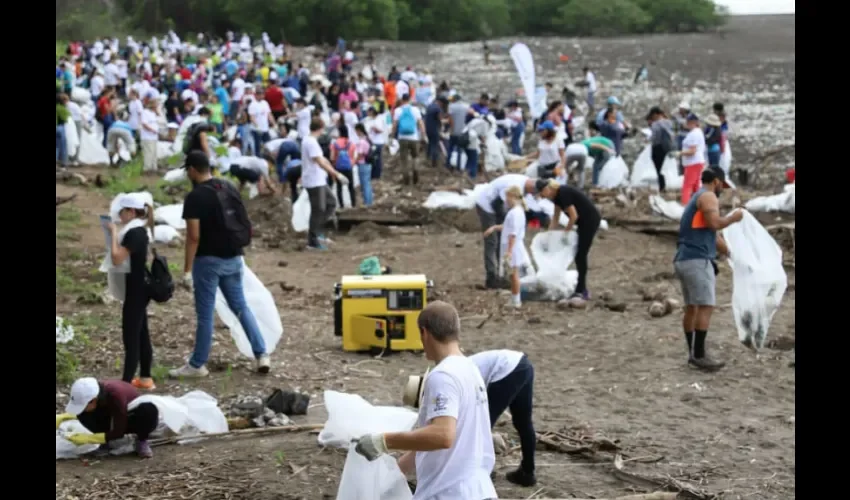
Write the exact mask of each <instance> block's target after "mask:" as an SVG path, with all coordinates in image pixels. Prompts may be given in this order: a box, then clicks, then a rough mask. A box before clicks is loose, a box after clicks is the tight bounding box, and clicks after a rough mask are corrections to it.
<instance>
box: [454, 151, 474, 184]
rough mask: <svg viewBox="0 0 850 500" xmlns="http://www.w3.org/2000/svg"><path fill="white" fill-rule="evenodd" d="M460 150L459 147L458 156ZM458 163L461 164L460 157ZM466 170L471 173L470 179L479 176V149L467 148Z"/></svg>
mask: <svg viewBox="0 0 850 500" xmlns="http://www.w3.org/2000/svg"><path fill="white" fill-rule="evenodd" d="M460 151H461V150H460V149H458V156H460ZM458 165H460V158H458ZM466 172H467V173H468V174H469V178H470V179H474V178H476V177H477V176H478V151H476V150H474V149H467V150H466Z"/></svg>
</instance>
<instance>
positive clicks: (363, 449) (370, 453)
mask: <svg viewBox="0 0 850 500" xmlns="http://www.w3.org/2000/svg"><path fill="white" fill-rule="evenodd" d="M354 451H356V452H357V453H359V454H361V455H363V456H364V457H366V459H367V460H369V461H370V462H371V461H373V460H375V459H376V458H378V457H380V456H381V455H383V454H385V453H387V442H386V441H385V440H384V435H383V434H366V435H364V436H361V437H360V439H358V440H357V446H355V447H354Z"/></svg>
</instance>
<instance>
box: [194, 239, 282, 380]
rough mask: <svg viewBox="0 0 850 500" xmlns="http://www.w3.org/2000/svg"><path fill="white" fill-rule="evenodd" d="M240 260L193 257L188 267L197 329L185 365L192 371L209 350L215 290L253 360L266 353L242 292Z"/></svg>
mask: <svg viewBox="0 0 850 500" xmlns="http://www.w3.org/2000/svg"><path fill="white" fill-rule="evenodd" d="M242 267H243V263H242V257H231V258H229V259H222V258H220V257H212V256H208V255H206V256H202V257H195V261H194V263H193V265H192V281H193V282H194V284H195V314H196V315H197V321H198V326H197V329H196V330H195V351H194V352H193V353H192V357H191V358H189V364H190V365H192V366H193V367H195V368H200V367H201V366H203V365H205V364H206V362H207V360H208V359H209V357H210V348H211V347H212V338H213V325H214V317H213V314H214V313H215V295H216V292H217V291H218V289H219V288H221V293H222V295H224V300H226V301H227V305H228V307H230V310H231V311H233V314H234V315H236V317H237V318H239V323H241V324H242V328H243V329H244V330H245V335H246V336H247V337H248V342H250V343H251V350H253V351H254V355H255V356H256V357H260V356H261V355H263V354H265V353H266V343H265V341H264V340H263V336H262V335H261V334H260V327H259V326H258V325H257V320H256V318H254V313H252V312H251V308H250V307H248V303H247V302H246V301H245V289H244V288H243V287H242V272H243V269H242Z"/></svg>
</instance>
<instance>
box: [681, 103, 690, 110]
mask: <svg viewBox="0 0 850 500" xmlns="http://www.w3.org/2000/svg"><path fill="white" fill-rule="evenodd" d="M679 109H687V110H688V111H690V110H691V103H689V102H688V101H682V102H680V103H679Z"/></svg>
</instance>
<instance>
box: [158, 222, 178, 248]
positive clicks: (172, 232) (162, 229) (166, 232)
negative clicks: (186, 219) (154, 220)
mask: <svg viewBox="0 0 850 500" xmlns="http://www.w3.org/2000/svg"><path fill="white" fill-rule="evenodd" d="M153 229H154V231H153V240H154V241H155V242H157V243H171V242H172V241H174V240H176V239H179V238H180V233H179V232H178V231H177V230H176V229H174V228H173V227H171V226H169V225H167V224H159V225H157V226H155V227H154V228H153Z"/></svg>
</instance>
